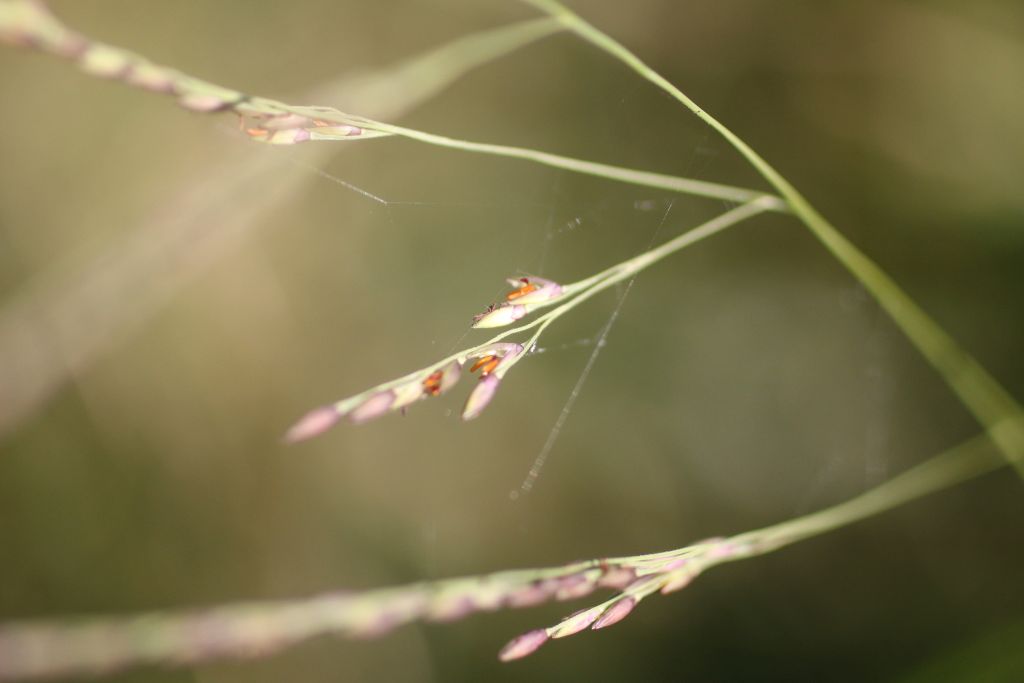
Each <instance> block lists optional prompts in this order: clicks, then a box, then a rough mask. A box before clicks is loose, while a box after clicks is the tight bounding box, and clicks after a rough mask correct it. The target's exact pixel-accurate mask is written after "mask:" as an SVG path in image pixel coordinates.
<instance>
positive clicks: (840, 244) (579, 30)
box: [524, 0, 1024, 476]
mask: <svg viewBox="0 0 1024 683" xmlns="http://www.w3.org/2000/svg"><path fill="white" fill-rule="evenodd" d="M524 2H527V3H529V4H531V5H533V6H534V7H537V8H538V9H540V10H542V11H544V12H547V13H548V14H550V15H552V16H553V17H555V18H557V19H558V20H559V21H561V22H562V23H563V24H565V26H566V28H568V29H569V30H570V31H572V32H573V33H575V34H576V35H578V36H579V37H581V38H582V39H584V40H586V41H588V42H590V43H592V44H593V45H595V46H597V47H598V48H600V49H601V50H603V51H605V52H607V53H608V54H610V55H612V56H613V57H615V58H616V59H618V60H619V61H621V62H623V63H624V64H626V65H627V66H629V67H630V68H631V69H633V70H634V71H635V72H636V73H637V74H639V75H640V76H642V77H643V78H645V79H647V80H648V81H650V82H652V83H654V84H655V85H656V86H657V87H659V88H660V89H662V90H664V91H665V92H666V93H668V94H669V95H671V96H672V97H674V98H675V99H676V100H678V101H679V102H681V103H682V104H683V105H684V106H685V107H686V108H687V109H689V110H690V111H691V112H693V113H694V114H696V115H697V117H699V118H700V119H701V120H702V121H704V122H705V123H706V124H708V125H709V126H711V127H712V128H713V129H714V130H715V131H717V132H718V133H719V134H720V135H721V136H722V137H723V138H725V139H726V141H728V142H729V144H731V145H732V146H733V147H734V148H736V150H737V151H738V152H739V153H740V154H742V155H743V157H744V158H745V159H747V161H748V162H750V164H751V165H752V166H753V167H754V168H755V169H757V171H758V172H759V173H760V174H761V175H762V176H763V177H764V178H765V180H767V181H768V182H769V183H770V184H771V185H772V187H774V188H775V189H776V190H777V191H778V193H779V194H780V195H781V196H782V198H783V199H784V200H785V202H786V204H787V205H788V206H789V209H790V211H792V213H793V214H794V215H795V216H796V217H797V218H799V219H800V220H801V221H802V222H803V223H804V225H806V226H807V228H808V229H810V231H811V232H812V233H813V234H814V235H815V236H816V237H817V238H818V239H819V240H820V241H821V242H822V243H823V244H824V245H825V248H826V249H828V251H829V252H830V253H831V254H832V255H833V256H834V257H835V258H836V259H838V260H839V262H840V263H842V264H843V266H845V267H846V268H847V270H849V271H850V272H851V273H852V274H853V276H854V277H856V278H857V280H859V281H860V283H861V284H862V285H863V286H864V288H865V289H867V290H868V291H869V292H870V293H871V294H872V296H874V297H875V299H876V300H877V301H878V302H879V304H880V305H881V306H882V308H883V309H885V311H886V312H887V313H888V314H889V315H890V316H891V317H892V319H893V320H894V321H895V322H896V325H897V326H898V327H899V328H900V329H901V330H903V332H904V334H906V335H907V337H908V338H909V339H910V341H911V343H912V344H914V346H915V347H917V349H918V350H919V351H920V352H921V354H922V355H924V357H925V358H926V359H927V360H928V362H929V363H930V364H931V365H932V367H934V368H935V369H936V370H937V371H938V372H939V374H940V375H941V376H942V378H943V379H944V380H945V381H946V383H947V384H948V385H949V386H950V387H951V388H952V390H953V391H954V393H955V394H956V395H957V396H958V397H959V398H960V400H961V401H962V402H963V404H964V405H965V406H966V407H967V409H968V410H969V411H970V412H971V413H972V414H973V415H974V416H975V417H976V418H977V419H978V421H979V422H980V423H981V424H982V425H983V426H984V427H985V429H986V431H987V432H988V433H989V434H990V435H991V436H992V439H993V441H995V443H996V444H997V445H998V447H999V449H1000V450H1001V451H1002V452H1003V454H1004V455H1005V456H1006V457H1007V459H1008V460H1010V462H1012V463H1013V464H1014V465H1015V466H1016V467H1017V469H1018V472H1019V473H1020V474H1021V475H1022V476H1024V411H1022V410H1021V407H1020V405H1019V404H1018V403H1017V402H1016V400H1014V398H1013V397H1012V396H1011V395H1010V394H1009V393H1008V392H1007V391H1006V390H1005V389H1004V388H1003V387H1002V386H1001V385H1000V384H999V383H998V382H997V381H996V380H995V378H993V377H992V376H991V375H990V374H989V373H988V372H987V371H986V370H985V369H984V368H983V367H982V366H981V365H980V364H979V363H978V362H977V361H976V360H974V358H972V357H971V356H970V355H969V354H968V353H967V352H966V351H964V350H963V349H961V348H960V346H959V345H958V344H957V343H956V342H955V341H954V340H953V338H952V337H950V336H949V335H948V334H946V332H945V331H944V330H943V329H942V328H941V327H939V325H938V324H936V323H935V321H933V320H932V319H931V318H930V317H929V316H928V315H927V314H926V313H925V312H924V311H923V310H922V309H921V308H920V307H919V306H918V305H917V304H916V303H914V301H913V300H912V299H911V298H910V297H909V296H907V294H906V293H905V292H904V291H903V290H902V289H900V287H899V286H898V285H897V284H896V282H895V281H893V279H892V278H890V277H889V276H888V275H886V273H885V272H884V271H883V270H882V269H881V268H879V267H878V266H877V265H876V264H875V263H874V262H873V261H872V260H871V259H869V258H868V257H867V256H866V255H865V254H864V253H863V252H861V251H860V250H859V249H857V247H855V246H854V245H853V244H852V243H851V242H850V241H849V240H847V239H846V238H845V237H843V235H842V234H841V233H840V232H839V231H838V230H836V228H835V227H833V226H832V225H831V224H830V223H829V222H828V221H827V220H825V218H824V217H823V216H822V215H821V214H820V213H818V211H817V210H815V209H814V207H812V206H811V205H810V203H809V202H808V201H807V200H806V199H805V198H804V197H803V195H801V194H800V193H799V192H798V191H797V190H796V188H794V187H793V186H792V185H791V184H790V183H789V181H787V180H786V179H785V178H784V177H783V176H782V175H781V174H780V173H779V172H778V171H776V170H775V169H774V168H772V166H771V165H770V164H768V162H767V161H765V160H764V159H763V158H762V157H761V156H760V155H759V154H757V152H755V151H754V150H753V149H751V147H750V146H749V145H747V144H746V143H745V142H744V141H743V140H741V139H740V138H739V137H738V136H736V135H735V134H734V133H733V132H732V131H731V130H729V129H728V128H727V127H726V126H725V125H724V124H722V123H721V122H719V121H718V119H716V118H714V117H713V116H711V114H709V113H707V112H706V111H704V110H703V109H702V108H701V107H699V106H698V105H697V103H696V102H694V101H693V100H691V99H690V98H689V97H687V96H686V95H685V94H684V93H683V92H682V91H681V90H679V88H677V87H676V86H674V85H672V84H671V83H670V82H669V81H667V80H666V79H665V78H664V77H663V76H661V74H659V73H657V72H656V71H655V70H654V69H652V68H651V67H650V66H648V65H647V64H645V63H644V62H643V61H642V60H641V59H640V58H639V57H637V56H636V55H635V54H633V53H632V52H630V50H629V49H627V48H626V47H625V46H624V45H622V44H621V43H619V42H618V41H616V40H614V39H613V38H611V37H610V36H608V35H607V34H605V33H603V32H602V31H600V30H599V29H597V28H596V27H594V26H593V25H591V24H590V23H588V22H587V21H586V20H584V19H583V18H582V17H580V16H578V15H577V14H575V13H573V12H571V11H570V10H569V9H567V8H566V7H565V6H563V5H562V4H561V3H559V2H557V1H556V0H524Z"/></svg>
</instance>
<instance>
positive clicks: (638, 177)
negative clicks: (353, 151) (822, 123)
mask: <svg viewBox="0 0 1024 683" xmlns="http://www.w3.org/2000/svg"><path fill="white" fill-rule="evenodd" d="M363 125H364V127H366V128H369V129H372V130H377V131H381V132H386V133H391V134H394V135H400V136H402V137H406V138H410V139H412V140H418V141H420V142H425V143H427V144H430V145H438V146H440V147H449V148H452V149H458V150H462V151H464V152H476V153H480V154H490V155H492V156H501V157H508V158H512V159H524V160H527V161H532V162H535V163H538V164H542V165H544V166H551V167H553V168H561V169H564V170H567V171H573V172H575V173H581V174H584V175H590V176H596V177H598V178H605V179H607V180H615V181H618V182H623V183H629V184H631V185H641V186H643V187H653V188H657V189H661V190H670V191H672V192H679V193H682V194H690V195H695V196H698V197H706V198H708V199H720V200H724V201H729V202H735V203H738V204H739V203H743V202H749V201H751V200H753V199H763V200H764V202H765V204H764V205H765V208H766V209H767V210H770V211H788V208H787V206H786V204H785V202H783V201H782V200H780V199H779V198H778V197H773V196H772V195H770V194H766V193H764V192H759V191H757V190H750V189H747V188H742V187H734V186H732V185H722V184H720V183H709V182H706V181H703V180H694V179H692V178H682V177H679V176H673V175H666V174H662V173H652V172H650V171H641V170H637V169H631V168H622V167H620V166H612V165H610V164H602V163H598V162H595V161H586V160H584V159H574V158H572V157H566V156H561V155H558V154H551V153H550V152H543V151H540V150H536V149H526V148H523V147H510V146H507V145H494V144H489V143H484V142H472V141H469V140H458V139H455V138H449V137H445V136H443V135H435V134H434V133H427V132H424V131H420V130H414V129H412V128H404V127H402V126H395V125H391V124H387V123H382V122H380V121H364V122H363Z"/></svg>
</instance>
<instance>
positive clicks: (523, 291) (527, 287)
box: [505, 277, 537, 301]
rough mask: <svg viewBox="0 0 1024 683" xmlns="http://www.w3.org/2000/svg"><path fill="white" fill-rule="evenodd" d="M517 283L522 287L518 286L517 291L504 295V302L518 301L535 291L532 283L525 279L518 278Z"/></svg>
mask: <svg viewBox="0 0 1024 683" xmlns="http://www.w3.org/2000/svg"><path fill="white" fill-rule="evenodd" d="M519 281H520V282H522V283H523V284H522V286H520V287H519V289H514V290H512V291H511V292H509V293H508V294H506V295H505V300H506V301H515V300H516V299H518V298H519V297H521V296H526V295H527V294H529V293H530V292H536V291H537V285H535V284H533V283H532V282H530V281H529V280H527V279H526V278H525V277H524V278H520V279H519Z"/></svg>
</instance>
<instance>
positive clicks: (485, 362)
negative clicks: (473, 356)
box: [469, 354, 501, 377]
mask: <svg viewBox="0 0 1024 683" xmlns="http://www.w3.org/2000/svg"><path fill="white" fill-rule="evenodd" d="M500 362H501V359H500V358H498V357H497V356H495V355H493V354H492V355H489V356H482V357H481V358H479V359H478V360H477V361H476V362H475V363H473V367H471V368H470V369H469V371H470V372H476V371H477V370H480V376H481V377H486V376H487V375H489V374H491V373H492V372H494V368H496V367H498V363H500Z"/></svg>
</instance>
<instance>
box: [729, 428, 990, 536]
mask: <svg viewBox="0 0 1024 683" xmlns="http://www.w3.org/2000/svg"><path fill="white" fill-rule="evenodd" d="M1005 464H1006V461H1005V459H1003V458H1002V457H1001V456H1000V453H999V451H998V448H996V447H995V446H994V445H993V440H992V439H991V437H990V436H989V435H988V434H981V435H979V436H976V437H974V438H973V439H970V440H969V441H966V442H964V443H962V444H959V445H958V446H955V447H953V448H951V449H949V450H947V451H944V452H943V453H940V454H939V455H936V456H934V457H932V458H930V459H929V460H926V461H925V462H923V463H922V464H920V465H918V466H916V467H914V468H912V469H910V470H907V471H906V472H904V473H902V474H900V475H898V476H896V477H893V478H892V479H890V480H889V481H887V482H885V483H884V484H880V485H878V486H876V487H875V488H873V489H871V490H869V491H866V492H865V493H862V494H861V495H859V496H857V497H855V498H852V499H850V500H848V501H846V502H844V503H840V504H839V505H835V506H833V507H830V508H826V509H824V510H820V511H818V512H815V513H812V514H809V515H805V516H803V517H799V518H797V519H793V520H789V521H788V522H783V523H781V524H775V525H772V526H769V527H765V528H763V529H758V530H756V531H748V532H746V533H743V534H739V535H738V536H733V537H732V538H731V539H730V540H732V541H733V542H735V543H739V544H750V545H751V546H753V548H755V549H757V550H758V552H757V553H756V554H761V553H764V552H769V551H771V550H775V549H777V548H781V547H783V546H786V545H789V544H791V543H796V542H797V541H802V540H804V539H806V538H810V537H812V536H818V535H820V534H824V533H827V532H829V531H833V530H835V529H838V528H840V527H844V526H847V525H849V524H853V523H854V522H859V521H861V520H863V519H867V518H868V517H873V516H874V515H877V514H880V513H883V512H887V511H889V510H892V509H893V508H896V507H899V506H900V505H903V504H904V503H908V502H910V501H912V500H916V499H918V498H921V497H923V496H926V495H929V494H932V493H936V492H938V491H941V490H943V489H947V488H950V487H952V486H955V485H957V484H960V483H962V482H965V481H968V480H969V479H973V478H975V477H978V476H981V475H983V474H986V473H988V472H991V471H993V470H996V469H999V468H1000V467H1002V466H1004V465H1005Z"/></svg>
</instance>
